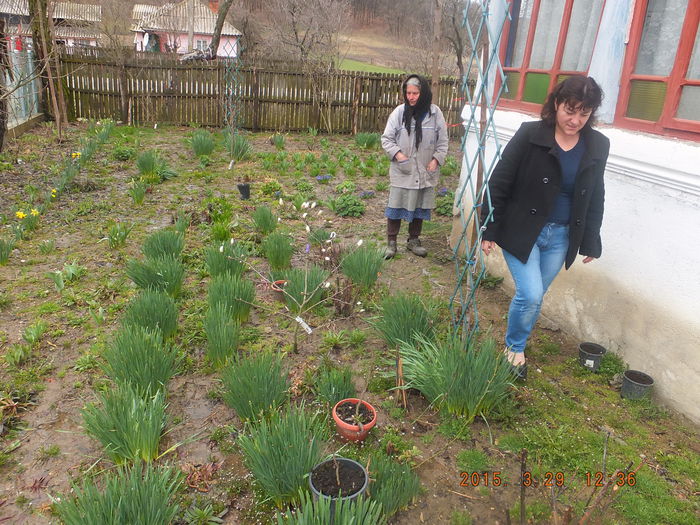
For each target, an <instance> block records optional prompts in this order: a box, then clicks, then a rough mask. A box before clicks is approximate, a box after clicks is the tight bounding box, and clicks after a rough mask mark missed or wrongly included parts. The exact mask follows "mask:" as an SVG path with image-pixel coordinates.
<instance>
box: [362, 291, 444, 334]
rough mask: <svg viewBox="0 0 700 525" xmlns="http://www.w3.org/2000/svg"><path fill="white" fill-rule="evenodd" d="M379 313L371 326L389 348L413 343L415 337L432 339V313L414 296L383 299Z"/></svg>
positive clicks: (402, 295) (393, 296)
mask: <svg viewBox="0 0 700 525" xmlns="http://www.w3.org/2000/svg"><path fill="white" fill-rule="evenodd" d="M380 312H381V313H380V315H379V317H378V319H376V320H375V321H374V322H373V323H372V325H373V326H374V328H375V330H377V331H378V332H379V334H380V335H381V336H382V338H383V339H384V341H386V343H387V345H389V346H390V347H397V346H399V343H400V342H401V341H407V342H411V341H414V340H415V339H416V337H422V338H425V339H432V338H433V337H434V327H433V313H432V312H431V311H430V310H429V309H428V308H427V307H426V306H425V304H424V303H423V301H422V300H421V298H420V297H419V296H417V295H415V294H404V293H401V294H397V295H390V296H388V297H385V298H384V300H382V303H381V305H380Z"/></svg>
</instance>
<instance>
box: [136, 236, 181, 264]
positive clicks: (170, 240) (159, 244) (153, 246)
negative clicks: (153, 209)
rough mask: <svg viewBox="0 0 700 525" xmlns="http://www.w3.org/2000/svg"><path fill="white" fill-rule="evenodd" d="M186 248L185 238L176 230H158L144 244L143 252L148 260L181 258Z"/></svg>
mask: <svg viewBox="0 0 700 525" xmlns="http://www.w3.org/2000/svg"><path fill="white" fill-rule="evenodd" d="M184 247H185V236H184V235H183V234H182V233H180V232H177V231H175V230H158V231H157V232H155V233H152V234H151V235H149V236H148V237H146V240H145V241H144V242H143V246H142V247H141V252H142V253H143V255H144V256H145V257H147V258H148V259H157V258H159V257H167V256H170V257H174V258H179V257H180V253H181V252H182V249H183V248H184Z"/></svg>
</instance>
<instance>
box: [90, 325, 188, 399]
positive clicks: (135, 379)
mask: <svg viewBox="0 0 700 525" xmlns="http://www.w3.org/2000/svg"><path fill="white" fill-rule="evenodd" d="M102 357H103V358H104V360H105V364H104V365H103V369H104V371H105V373H106V374H107V375H108V376H109V377H110V378H111V379H112V381H114V382H115V383H117V384H118V385H121V384H125V385H129V386H130V387H131V388H133V389H134V391H135V392H136V393H138V394H139V395H140V396H141V397H144V398H146V397H148V395H150V394H152V393H155V392H156V391H165V386H166V385H167V384H168V381H170V378H171V377H173V376H174V375H175V374H176V373H177V369H178V366H179V362H180V359H179V357H178V354H177V350H176V349H175V348H174V347H172V346H171V345H169V344H167V343H164V342H163V340H162V336H161V334H160V331H154V330H152V329H147V328H144V327H142V326H130V325H127V326H123V327H121V328H120V329H119V330H118V331H117V333H116V336H115V337H114V340H113V341H112V342H111V343H110V344H109V345H107V348H106V349H105V350H104V352H103V354H102Z"/></svg>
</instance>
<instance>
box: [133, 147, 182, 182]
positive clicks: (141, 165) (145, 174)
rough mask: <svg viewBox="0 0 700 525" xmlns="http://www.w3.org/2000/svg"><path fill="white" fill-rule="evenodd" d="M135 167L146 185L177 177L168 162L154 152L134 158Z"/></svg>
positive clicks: (145, 152)
mask: <svg viewBox="0 0 700 525" xmlns="http://www.w3.org/2000/svg"><path fill="white" fill-rule="evenodd" d="M136 167H137V168H138V170H139V173H140V174H141V178H142V180H143V181H144V182H146V183H148V184H158V183H160V182H163V181H165V180H168V179H172V178H174V177H177V173H176V172H175V171H173V169H172V168H170V166H168V162H167V161H166V160H165V159H164V158H163V157H162V156H161V154H160V153H159V152H158V151H156V150H147V151H144V152H143V153H141V154H140V155H139V156H138V157H137V158H136Z"/></svg>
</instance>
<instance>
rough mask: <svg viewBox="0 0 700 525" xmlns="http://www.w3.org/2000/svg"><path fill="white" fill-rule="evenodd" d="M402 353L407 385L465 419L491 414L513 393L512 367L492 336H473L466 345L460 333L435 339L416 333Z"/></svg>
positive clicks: (452, 413) (402, 349)
mask: <svg viewBox="0 0 700 525" xmlns="http://www.w3.org/2000/svg"><path fill="white" fill-rule="evenodd" d="M400 353H401V357H402V358H403V371H404V377H405V378H406V387H407V388H415V389H416V390H419V391H420V392H421V393H422V394H423V395H424V396H425V397H426V398H427V399H428V401H430V402H431V403H433V404H434V405H435V406H436V407H437V408H438V409H444V410H445V411H446V412H447V413H449V414H451V415H453V416H457V417H460V418H464V420H465V422H471V421H473V420H474V418H475V417H476V416H482V417H486V416H488V415H489V414H490V413H491V411H492V410H493V409H494V408H496V407H497V406H498V405H499V404H500V403H501V402H502V401H504V400H505V399H506V398H507V397H508V395H509V393H510V388H511V386H512V383H513V371H512V367H511V366H510V364H509V363H508V361H507V359H506V358H505V355H504V354H503V352H500V351H497V350H496V343H495V341H494V340H492V339H490V340H487V341H486V342H484V343H483V344H481V345H478V344H477V343H476V342H475V341H474V340H472V341H470V342H469V344H467V345H466V349H465V348H464V343H463V342H462V341H461V340H460V339H459V338H456V337H450V338H449V339H448V340H447V341H442V342H433V341H430V340H428V339H425V338H424V337H422V336H416V337H415V338H414V340H413V342H410V343H406V342H403V343H401V346H400Z"/></svg>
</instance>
